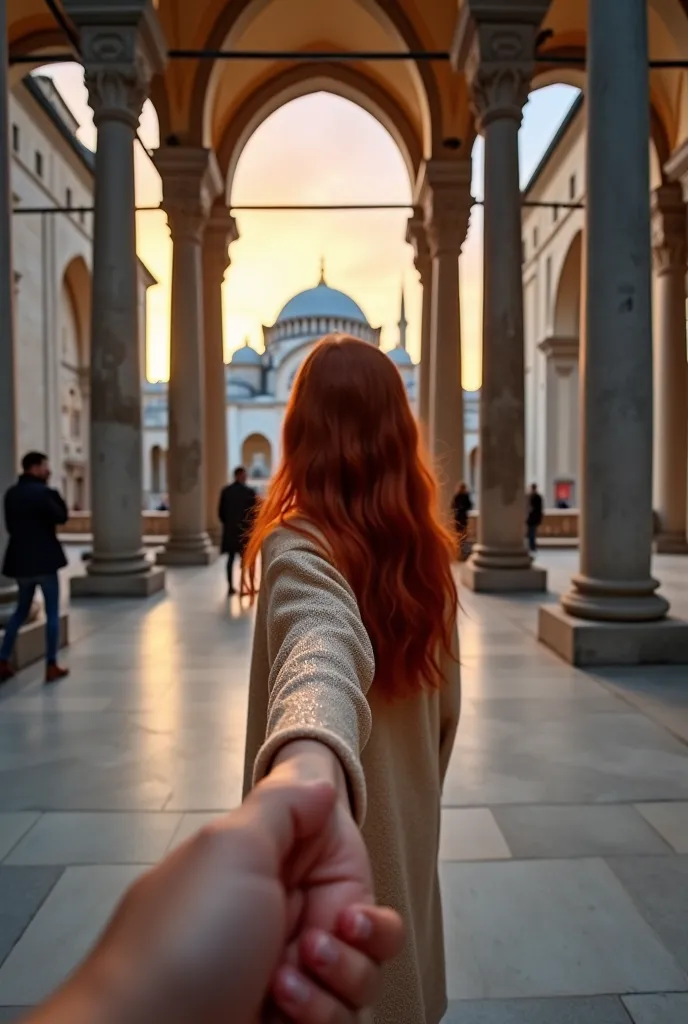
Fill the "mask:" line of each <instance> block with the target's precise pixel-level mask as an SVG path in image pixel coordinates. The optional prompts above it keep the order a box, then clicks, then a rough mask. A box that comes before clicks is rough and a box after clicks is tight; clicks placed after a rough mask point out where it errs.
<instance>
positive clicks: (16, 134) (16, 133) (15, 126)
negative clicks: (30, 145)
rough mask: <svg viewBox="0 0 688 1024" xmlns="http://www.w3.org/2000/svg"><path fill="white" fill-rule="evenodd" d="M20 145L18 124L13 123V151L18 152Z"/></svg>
mask: <svg viewBox="0 0 688 1024" xmlns="http://www.w3.org/2000/svg"><path fill="white" fill-rule="evenodd" d="M20 145H21V132H20V131H19V125H18V124H13V125H12V149H13V150H14V152H15V153H18V152H19V147H20Z"/></svg>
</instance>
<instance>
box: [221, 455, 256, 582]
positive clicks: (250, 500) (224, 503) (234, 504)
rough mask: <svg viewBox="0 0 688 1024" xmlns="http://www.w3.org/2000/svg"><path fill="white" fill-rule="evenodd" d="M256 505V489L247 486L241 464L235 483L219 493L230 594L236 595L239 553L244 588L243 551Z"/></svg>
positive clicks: (237, 470) (236, 470)
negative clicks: (235, 567) (235, 581)
mask: <svg viewBox="0 0 688 1024" xmlns="http://www.w3.org/2000/svg"><path fill="white" fill-rule="evenodd" d="M255 508H256V492H255V491H254V490H253V488H252V487H247V485H246V470H245V469H244V467H243V466H239V467H238V468H237V469H235V470H234V483H232V484H228V485H227V486H226V487H224V488H223V490H222V494H221V495H220V507H219V509H218V518H219V520H220V522H221V523H222V553H223V554H225V555H227V584H228V586H229V593H230V595H231V594H236V589H235V587H234V576H233V572H234V559H235V558H236V557H237V555H238V556H239V563H240V570H241V583H240V589H241V592H242V593H243V590H244V551H245V549H246V542H247V540H248V535H249V532H250V530H251V525H252V523H253V516H254V513H255Z"/></svg>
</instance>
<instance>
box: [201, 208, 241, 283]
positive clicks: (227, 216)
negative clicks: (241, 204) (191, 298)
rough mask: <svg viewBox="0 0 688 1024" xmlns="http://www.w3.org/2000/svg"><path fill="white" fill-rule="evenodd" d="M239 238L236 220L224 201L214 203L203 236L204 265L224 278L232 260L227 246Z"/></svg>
mask: <svg viewBox="0 0 688 1024" xmlns="http://www.w3.org/2000/svg"><path fill="white" fill-rule="evenodd" d="M238 238H239V229H238V227H237V222H236V220H235V219H234V217H232V215H231V213H230V212H229V210H228V209H227V207H226V206H225V204H224V202H222V203H216V204H215V205H214V206H213V208H212V210H211V212H210V216H209V218H208V222H207V224H206V227H205V234H204V236H203V250H204V253H205V260H206V267H207V268H209V269H211V270H212V272H213V273H216V274H218V275H219V276H220V278H224V276H225V272H226V271H227V268H228V267H229V265H230V264H231V262H232V260H231V257H230V255H229V247H230V245H231V244H232V242H236V241H237V239H238Z"/></svg>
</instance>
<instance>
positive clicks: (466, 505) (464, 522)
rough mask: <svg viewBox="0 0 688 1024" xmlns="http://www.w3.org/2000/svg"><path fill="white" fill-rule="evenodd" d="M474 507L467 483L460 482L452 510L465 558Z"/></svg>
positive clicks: (461, 550)
mask: <svg viewBox="0 0 688 1024" xmlns="http://www.w3.org/2000/svg"><path fill="white" fill-rule="evenodd" d="M472 509H473V501H472V499H471V495H470V491H469V490H468V487H467V486H466V484H465V483H460V484H459V485H458V487H457V488H456V491H455V493H454V497H453V498H452V512H453V515H454V525H455V526H456V535H457V537H458V540H459V551H460V554H461V558H462V559H463V558H464V556H465V553H466V534H467V533H468V513H469V512H471V511H472Z"/></svg>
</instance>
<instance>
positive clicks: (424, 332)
mask: <svg viewBox="0 0 688 1024" xmlns="http://www.w3.org/2000/svg"><path fill="white" fill-rule="evenodd" d="M406 241H407V242H408V243H409V244H410V245H412V246H413V252H414V264H415V267H416V270H417V271H418V275H419V277H420V283H421V287H422V289H423V307H422V314H421V334H420V365H419V367H418V375H419V380H418V420H419V422H420V425H421V429H422V431H423V434H424V437H425V441H426V442H427V443H428V445H429V444H430V438H429V434H428V430H429V426H430V360H431V349H432V336H431V332H432V258H431V256H430V247H429V245H428V239H427V232H426V230H425V221H424V219H423V211H422V210H420V209H417V210H415V211H414V213H413V216H412V217H410V218H409V222H408V229H407V232H406Z"/></svg>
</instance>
